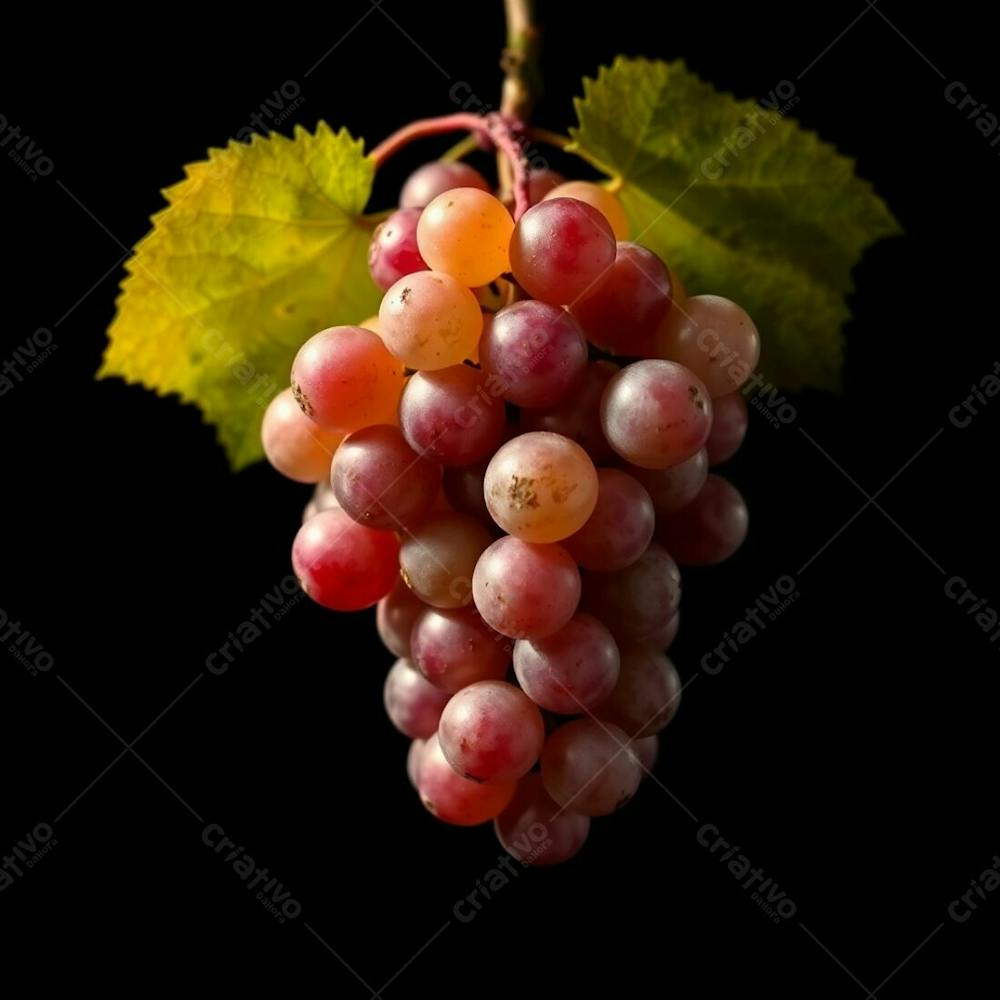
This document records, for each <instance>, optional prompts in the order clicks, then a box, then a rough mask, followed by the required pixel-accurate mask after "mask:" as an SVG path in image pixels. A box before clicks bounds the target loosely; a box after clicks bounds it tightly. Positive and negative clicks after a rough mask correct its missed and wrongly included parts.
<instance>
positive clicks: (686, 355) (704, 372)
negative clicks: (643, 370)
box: [656, 295, 760, 397]
mask: <svg viewBox="0 0 1000 1000" xmlns="http://www.w3.org/2000/svg"><path fill="white" fill-rule="evenodd" d="M656 355H657V356H658V357H661V358H669V359H670V360H671V361H677V362H679V363H680V364H682V365H684V366H685V367H687V368H690V369H691V371H693V372H694V373H695V375H697V376H698V378H700V379H701V380H702V382H704V384H705V388H706V389H707V390H708V392H709V393H710V394H711V395H712V396H713V397H715V396H725V395H728V394H729V393H731V392H735V391H736V390H737V389H739V387H740V386H741V385H743V383H744V382H746V380H747V379H748V378H749V377H750V375H751V373H752V372H753V370H754V368H755V367H756V366H757V361H758V359H759V357H760V337H759V336H758V334H757V327H755V326H754V323H753V320H752V319H751V318H750V317H749V316H748V315H747V314H746V313H745V312H744V311H743V310H742V309H741V308H740V307H739V306H738V305H737V304H736V303H735V302H731V301H730V300H729V299H724V298H722V297H721V296H719V295H695V296H693V297H692V298H690V299H688V300H687V301H686V302H685V303H684V308H683V309H672V310H671V311H670V313H669V314H668V316H667V319H666V322H665V323H664V324H663V326H662V327H661V328H660V331H659V334H658V338H657V348H656Z"/></svg>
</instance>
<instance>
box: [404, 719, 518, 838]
mask: <svg viewBox="0 0 1000 1000" xmlns="http://www.w3.org/2000/svg"><path fill="white" fill-rule="evenodd" d="M417 789H418V790H419V792H420V800H421V802H423V804H424V807H425V808H426V809H427V811H428V812H430V813H432V814H433V815H434V816H436V817H437V818H438V819H440V820H443V821H444V822H445V823H452V824H454V825H455V826H476V825H478V824H479V823H485V822H487V821H488V820H491V819H495V818H496V817H497V816H499V815H500V813H502V812H503V811H504V809H506V808H507V806H508V805H509V803H510V800H511V799H512V798H513V797H514V792H516V791H517V782H516V781H508V782H505V783H497V784H490V785H485V784H480V783H479V782H477V781H469V779H468V778H463V777H462V776H461V775H460V774H457V773H456V772H455V769H454V768H453V767H452V766H451V764H449V763H448V761H447V760H445V757H444V754H443V753H442V752H441V746H440V744H439V743H438V738H437V734H435V735H434V736H432V737H431V738H430V739H429V740H428V741H427V743H426V745H425V746H424V748H423V751H422V752H421V754H420V767H419V769H418V771H417Z"/></svg>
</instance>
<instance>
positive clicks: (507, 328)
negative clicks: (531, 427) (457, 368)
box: [479, 301, 587, 407]
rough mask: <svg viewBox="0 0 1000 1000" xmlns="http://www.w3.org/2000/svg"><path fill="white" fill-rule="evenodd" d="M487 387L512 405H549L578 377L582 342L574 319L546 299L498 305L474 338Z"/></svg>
mask: <svg viewBox="0 0 1000 1000" xmlns="http://www.w3.org/2000/svg"><path fill="white" fill-rule="evenodd" d="M479 361H480V363H481V364H482V366H483V371H484V372H485V373H486V374H487V375H488V376H489V384H490V388H491V390H492V391H494V392H495V393H496V394H497V395H500V396H503V398H504V399H506V400H507V401H508V402H509V403H514V404H515V405H516V406H524V407H536V406H553V405H555V404H557V403H558V402H559V401H560V400H562V399H563V398H564V397H565V396H566V394H567V392H568V391H569V390H570V388H571V387H572V386H573V385H574V384H575V383H576V382H577V381H578V380H579V378H580V376H581V374H582V373H583V370H584V368H585V366H586V364H587V341H586V340H585V339H584V336H583V333H582V332H581V331H580V328H579V326H577V323H576V321H575V320H574V319H573V317H572V316H571V315H570V314H569V313H568V312H566V310H565V309H560V308H558V307H557V306H550V305H547V304H546V303H545V302H535V301H523V302H515V303H514V304H513V305H509V306H507V307H506V308H505V309H501V310H500V311H499V312H498V313H497V314H496V315H495V316H494V317H493V322H492V323H490V324H488V325H487V326H486V327H485V328H484V331H483V336H482V337H481V338H480V341H479Z"/></svg>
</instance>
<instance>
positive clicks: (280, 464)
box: [260, 388, 343, 483]
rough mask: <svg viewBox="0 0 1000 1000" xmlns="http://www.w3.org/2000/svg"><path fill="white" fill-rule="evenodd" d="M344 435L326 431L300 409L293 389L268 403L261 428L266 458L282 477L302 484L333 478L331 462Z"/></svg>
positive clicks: (284, 391) (283, 391) (287, 390)
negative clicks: (331, 476) (331, 475)
mask: <svg viewBox="0 0 1000 1000" xmlns="http://www.w3.org/2000/svg"><path fill="white" fill-rule="evenodd" d="M342 438H343V435H342V434H340V433H338V432H337V431H328V430H324V429H323V428H322V427H320V426H319V424H316V423H314V422H313V421H312V420H310V419H309V417H307V416H306V415H305V414H304V413H303V412H302V410H301V409H300V408H299V404H298V403H297V402H296V401H295V395H294V394H293V392H292V390H291V388H288V389H282V390H281V392H279V393H278V395H277V396H275V397H274V399H272V400H271V402H270V403H269V404H268V407H267V409H266V410H265V411H264V419H263V421H262V422H261V427H260V439H261V444H262V445H263V447H264V454H265V456H267V460H268V461H269V462H270V463H271V465H273V466H274V468H275V469H277V470H278V472H280V473H281V474H282V475H283V476H287V477H288V478H289V479H294V480H295V481H296V482H299V483H318V482H321V481H322V480H324V479H329V477H330V463H331V462H332V461H333V453H334V452H335V451H336V450H337V445H339V444H340V441H341V439H342Z"/></svg>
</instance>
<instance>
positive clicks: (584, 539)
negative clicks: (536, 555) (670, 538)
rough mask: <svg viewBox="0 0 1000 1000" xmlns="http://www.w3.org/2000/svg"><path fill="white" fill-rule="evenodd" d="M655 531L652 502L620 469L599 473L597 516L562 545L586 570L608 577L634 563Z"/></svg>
mask: <svg viewBox="0 0 1000 1000" xmlns="http://www.w3.org/2000/svg"><path fill="white" fill-rule="evenodd" d="M655 527H656V512H655V511H654V509H653V501H652V500H651V499H650V498H649V494H648V493H647V492H646V490H645V488H644V487H643V486H642V484H641V483H640V482H638V481H637V480H636V479H635V478H633V477H632V476H630V475H628V474H627V473H625V472H622V471H620V470H619V469H598V470H597V504H596V505H595V507H594V512H593V513H592V514H591V515H590V517H589V518H588V519H587V521H586V523H585V524H584V525H583V527H581V528H580V529H579V530H578V531H577V532H576V533H575V534H572V535H570V536H569V538H567V539H566V540H565V541H564V542H563V544H564V545H565V547H566V551H567V552H569V554H570V555H571V556H572V557H573V558H574V559H575V560H576V561H577V562H578V563H579V564H580V565H581V566H582V567H583V568H584V569H589V570H595V571H597V572H601V573H609V572H613V571H614V570H619V569H624V568H625V567H626V566H630V565H631V564H632V563H634V562H635V561H636V560H637V559H638V558H639V557H640V556H641V555H642V554H643V552H645V551H646V549H647V548H648V547H649V543H650V542H651V541H652V540H653V531H654V529H655Z"/></svg>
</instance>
